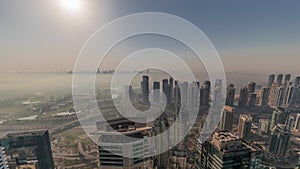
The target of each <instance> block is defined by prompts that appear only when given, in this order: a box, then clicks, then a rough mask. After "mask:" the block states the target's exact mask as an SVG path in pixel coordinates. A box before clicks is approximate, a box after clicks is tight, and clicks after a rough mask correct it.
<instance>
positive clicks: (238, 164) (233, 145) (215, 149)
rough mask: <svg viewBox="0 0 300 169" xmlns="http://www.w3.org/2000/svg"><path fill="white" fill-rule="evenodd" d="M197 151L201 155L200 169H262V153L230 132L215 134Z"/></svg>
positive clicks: (198, 162) (197, 165) (199, 145)
mask: <svg viewBox="0 0 300 169" xmlns="http://www.w3.org/2000/svg"><path fill="white" fill-rule="evenodd" d="M197 151H198V152H199V155H200V158H199V160H198V161H197V162H196V168H198V169H227V168H228V169H229V168H249V169H252V168H253V169H254V168H259V167H261V163H260V161H261V158H262V151H261V150H259V149H257V148H256V147H252V146H250V145H248V144H246V143H245V142H243V140H241V139H240V138H239V137H238V136H235V135H234V134H232V133H230V132H228V131H220V132H215V133H213V135H212V137H211V138H209V140H207V141H205V142H204V143H200V142H198V143H197ZM259 158H260V159H259Z"/></svg>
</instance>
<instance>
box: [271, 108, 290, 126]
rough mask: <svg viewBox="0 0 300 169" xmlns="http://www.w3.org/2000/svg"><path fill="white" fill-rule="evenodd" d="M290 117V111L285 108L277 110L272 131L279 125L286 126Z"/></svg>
mask: <svg viewBox="0 0 300 169" xmlns="http://www.w3.org/2000/svg"><path fill="white" fill-rule="evenodd" d="M289 115H290V113H289V111H287V110H285V109H283V108H277V109H276V110H274V111H273V114H272V119H271V123H270V129H271V130H273V129H274V127H275V126H276V125H277V124H285V123H286V121H287V118H288V117H289Z"/></svg>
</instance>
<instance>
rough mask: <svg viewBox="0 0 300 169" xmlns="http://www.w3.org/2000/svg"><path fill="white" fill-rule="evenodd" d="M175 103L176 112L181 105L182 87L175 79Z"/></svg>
mask: <svg viewBox="0 0 300 169" xmlns="http://www.w3.org/2000/svg"><path fill="white" fill-rule="evenodd" d="M174 104H175V112H176V113H178V112H179V110H180V107H181V94H180V87H179V83H178V81H175V88H174Z"/></svg>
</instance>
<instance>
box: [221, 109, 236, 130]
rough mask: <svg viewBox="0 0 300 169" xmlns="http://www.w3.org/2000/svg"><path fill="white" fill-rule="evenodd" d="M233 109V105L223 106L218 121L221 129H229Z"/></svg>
mask: <svg viewBox="0 0 300 169" xmlns="http://www.w3.org/2000/svg"><path fill="white" fill-rule="evenodd" d="M234 113H235V109H234V108H233V107H229V106H225V108H224V111H223V114H222V118H221V121H220V129H221V130H229V131H230V130H231V129H232V125H233V118H234Z"/></svg>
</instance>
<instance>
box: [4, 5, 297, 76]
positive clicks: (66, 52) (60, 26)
mask: <svg viewBox="0 0 300 169" xmlns="http://www.w3.org/2000/svg"><path fill="white" fill-rule="evenodd" d="M62 1H63V0H43V1H40V0H22V1H19V0H2V1H0V37H1V38H0V60H1V62H0V72H5V71H9V72H15V71H21V72H22V71H29V72H32V71H33V72H35V71H37V72H41V71H67V70H72V69H73V67H74V64H75V61H76V58H77V55H78V53H79V51H80V49H81V47H82V46H83V44H84V43H85V41H86V40H87V39H88V38H89V37H90V36H91V35H92V34H93V33H94V32H95V31H96V30H97V29H98V28H100V27H101V26H102V25H104V24H106V23H108V22H109V21H112V20H113V19H116V18H119V17H121V16H124V15H128V14H133V13H137V12H163V13H170V14H173V15H177V16H179V17H182V18H184V19H186V20H188V21H190V22H192V23H193V24H195V25H196V26H198V27H199V28H200V29H201V30H202V31H203V32H204V33H205V34H206V35H207V36H208V38H209V39H210V40H211V41H212V43H213V44H214V46H215V48H216V49H217V51H218V52H219V55H220V57H221V59H222V61H223V64H224V67H225V71H226V72H247V73H264V74H268V73H271V72H275V73H276V72H283V73H286V72H289V73H293V74H295V75H296V74H300V66H299V63H300V57H299V54H300V48H299V46H300V36H299V35H300V10H299V8H300V1H297V0H291V1H279V0H274V1H259V0H254V1H238V0H231V1H214V0H213V1H190V2H189V1H187V2H186V1H177V0H166V1H159V0H152V1H141V0H131V1H127V0H123V1H117V0H106V1H97V0H89V1H85V0H81V2H80V3H81V5H80V7H78V9H76V10H75V9H67V8H66V7H65V6H63V5H62ZM156 41H157V40H156ZM147 43H149V42H148V41H146V42H145V44H143V45H140V44H138V43H137V42H136V43H130V42H129V43H127V44H126V45H125V46H127V47H128V48H132V49H135V48H136V46H135V45H140V46H142V47H147ZM170 46H171V47H170ZM170 46H169V47H168V46H164V45H163V44H162V48H164V47H166V48H168V49H170V50H171V49H172V45H170ZM177 50H178V49H177ZM119 51H122V50H120V49H119ZM125 53H126V52H125ZM184 53H185V52H184ZM112 54H114V56H113V57H117V55H122V52H118V53H116V52H115V53H112ZM185 54H186V55H188V53H185ZM113 57H111V58H113ZM187 57H188V56H187ZM112 60H114V58H113V59H112ZM114 64H115V63H113V61H109V62H108V64H107V66H106V68H107V69H109V68H110V65H114ZM112 68H113V67H112Z"/></svg>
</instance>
